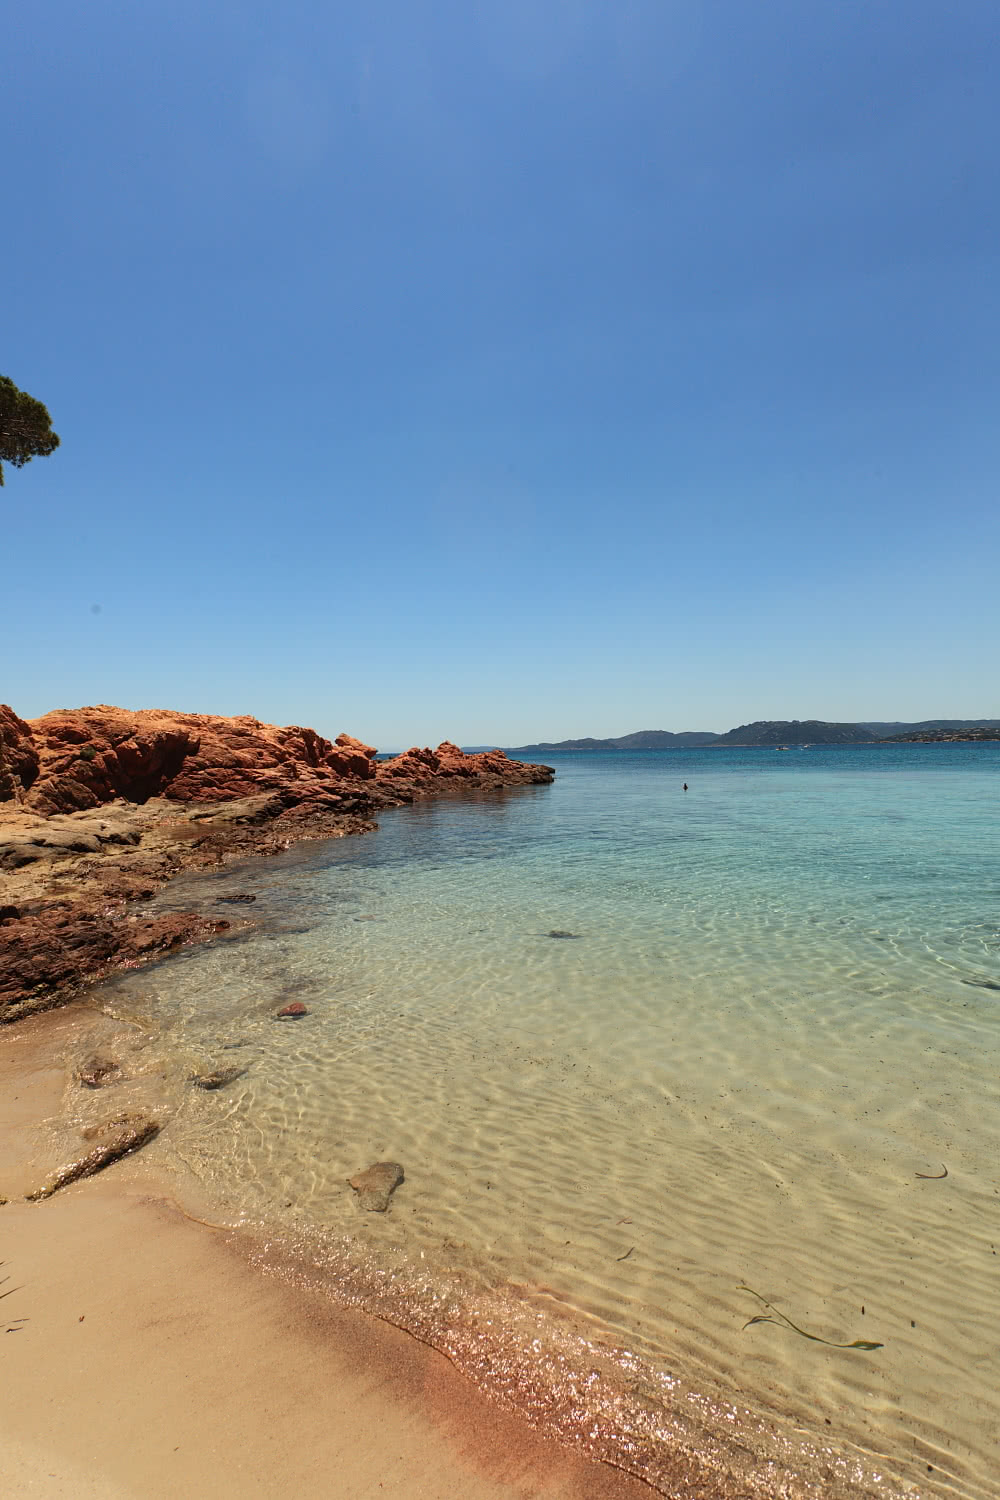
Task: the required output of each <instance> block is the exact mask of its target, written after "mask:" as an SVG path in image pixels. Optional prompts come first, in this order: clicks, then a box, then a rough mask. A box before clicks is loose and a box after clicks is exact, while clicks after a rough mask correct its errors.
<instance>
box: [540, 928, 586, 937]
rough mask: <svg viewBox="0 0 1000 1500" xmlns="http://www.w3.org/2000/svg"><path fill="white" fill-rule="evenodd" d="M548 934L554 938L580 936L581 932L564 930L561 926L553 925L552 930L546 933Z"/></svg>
mask: <svg viewBox="0 0 1000 1500" xmlns="http://www.w3.org/2000/svg"><path fill="white" fill-rule="evenodd" d="M546 936H547V937H554V938H578V937H579V936H580V934H579V933H578V932H563V930H562V928H561V927H553V929H552V931H551V932H549V933H546Z"/></svg>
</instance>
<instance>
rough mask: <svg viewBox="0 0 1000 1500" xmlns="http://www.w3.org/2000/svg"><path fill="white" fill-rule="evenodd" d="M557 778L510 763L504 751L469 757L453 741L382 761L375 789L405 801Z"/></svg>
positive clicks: (547, 770)
mask: <svg viewBox="0 0 1000 1500" xmlns="http://www.w3.org/2000/svg"><path fill="white" fill-rule="evenodd" d="M554 775H555V772H554V771H553V770H552V768H551V766H533V765H526V764H525V763H523V762H522V761H518V760H508V758H507V756H506V755H505V754H504V752H503V751H502V750H484V751H481V752H480V753H479V754H477V755H466V754H465V752H464V751H463V750H460V749H459V748H458V746H457V745H453V744H452V743H451V741H450V740H443V741H442V743H441V744H440V745H438V747H437V749H436V750H429V749H424V750H420V749H417V748H416V747H414V748H413V749H412V750H406V751H404V752H403V754H402V755H396V756H394V757H393V759H392V760H384V761H380V762H379V763H378V765H377V767H376V772H375V777H376V785H377V786H378V787H379V788H380V789H383V790H388V791H390V792H391V793H392V794H393V795H394V796H397V797H399V798H400V799H401V800H403V801H407V802H408V801H411V800H412V799H413V798H414V797H424V796H428V795H435V794H438V793H440V792H442V791H446V790H465V789H469V788H473V787H475V788H482V789H484V790H496V789H498V788H499V787H505V786H540V785H544V784H545V783H547V782H550V781H551V780H552V779H553V777H554Z"/></svg>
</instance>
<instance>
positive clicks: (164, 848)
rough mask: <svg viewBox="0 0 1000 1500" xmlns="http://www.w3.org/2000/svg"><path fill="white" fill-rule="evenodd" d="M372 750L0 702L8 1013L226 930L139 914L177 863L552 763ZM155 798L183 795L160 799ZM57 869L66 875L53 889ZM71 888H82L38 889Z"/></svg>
mask: <svg viewBox="0 0 1000 1500" xmlns="http://www.w3.org/2000/svg"><path fill="white" fill-rule="evenodd" d="M375 756H376V752H375V751H374V750H373V749H372V748H371V746H369V745H364V744H362V743H361V741H360V740H355V739H352V738H351V737H350V735H346V734H342V735H340V736H339V737H338V739H337V741H336V742H335V743H333V744H331V742H330V741H329V740H327V739H324V738H323V736H322V735H320V734H317V733H316V731H315V730H314V729H305V728H302V727H301V726H300V725H289V726H287V727H285V728H279V727H278V726H276V725H274V724H262V723H261V722H260V721H259V720H258V719H254V718H251V717H249V716H248V715H242V716H240V717H237V718H220V717H217V716H215V715H211V714H182V713H171V712H169V711H163V710H159V709H140V710H136V711H130V710H127V709H122V708H112V707H110V706H109V705H107V704H98V705H97V706H96V707H94V708H79V709H75V710H69V709H58V710H56V712H54V713H49V714H44V715H43V716H42V717H41V718H40V719H33V720H31V721H30V722H25V721H24V720H23V719H20V718H18V716H17V714H15V713H14V711H13V709H10V708H6V707H3V706H0V871H3V872H4V891H3V900H0V1021H2V1020H11V1019H16V1018H18V1017H20V1016H22V1015H27V1014H30V1013H31V1012H32V1011H34V1010H37V1009H40V1008H42V1007H44V1006H45V1005H49V1004H53V1003H59V999H60V998H62V997H63V996H64V995H65V994H66V993H67V992H68V991H69V990H70V989H71V988H72V987H73V986H75V985H77V984H78V983H80V982H81V981H83V980H88V979H93V978H96V977H98V976H99V975H101V974H106V973H108V972H110V971H111V970H112V969H113V968H120V967H122V966H123V965H125V966H130V965H134V964H138V963H142V962H144V961H146V960H147V959H148V958H150V957H152V956H154V955H155V954H157V953H160V952H162V951H163V950H164V949H167V950H169V949H171V948H174V947H176V946H178V945H179V944H181V943H185V942H191V941H198V940H202V939H204V938H206V937H208V936H211V935H212V934H214V933H216V932H219V931H222V930H223V929H225V928H227V927H228V926H229V924H228V923H227V922H216V921H214V920H210V919H208V918H205V917H203V916H199V915H198V914H197V913H192V912H186V913H176V914H171V915H169V916H157V917H143V918H136V917H133V916H131V915H130V914H129V907H128V903H129V902H130V901H133V900H135V899H136V898H138V897H143V898H144V897H146V896H148V895H150V894H151V893H152V892H153V891H154V890H156V889H157V888H158V887H159V886H161V885H163V884H164V883H165V882H166V881H167V880H169V879H170V878H171V877H172V876H173V875H175V874H176V873H178V871H179V870H180V869H182V868H185V869H186V868H204V867H206V866H207V865H209V864H210V863H212V862H215V863H221V862H223V861H224V860H226V859H229V858H241V857H246V856H247V855H250V854H260V853H274V852H276V851H277V850H280V849H287V848H288V847H289V845H290V844H291V843H292V842H294V841H295V840H296V839H299V838H331V837H338V836H340V835H342V834H345V833H357V832H362V831H364V830H366V829H371V828H373V827H374V826H375V825H374V823H373V822H372V818H371V815H372V813H373V812H374V811H376V810H377V809H378V808H379V807H390V806H395V805H397V804H398V803H400V802H408V801H411V800H412V799H413V798H414V797H426V796H431V795H434V794H437V793H440V792H443V791H448V790H461V789H465V788H487V789H493V788H499V787H504V786H521V785H525V784H529V783H532V782H544V781H551V780H552V775H553V773H552V772H551V771H550V770H549V769H548V767H546V766H527V765H521V764H520V763H519V762H517V761H510V760H508V759H507V757H506V756H505V755H504V754H503V752H502V751H500V750H493V751H489V752H487V753H485V754H481V755H463V754H462V752H461V750H459V749H458V747H457V746H456V745H452V744H450V743H448V742H447V741H445V743H444V744H442V745H439V746H438V748H437V749H436V750H419V749H414V750H408V751H407V752H406V754H405V755H400V756H397V757H395V759H393V760H391V761H386V762H383V763H379V762H377V761H376V758H375ZM154 798H165V799H168V800H169V801H170V802H173V803H176V804H177V806H176V808H173V807H172V808H170V809H169V810H168V811H165V810H164V809H163V806H162V803H160V802H154V801H152V799H154ZM110 803H116V804H117V805H116V806H114V807H111V806H107V804H110ZM143 803H149V804H150V805H149V806H148V807H143V806H139V805H138V804H143ZM128 804H132V805H131V806H129V805H128ZM181 804H186V805H185V806H183V807H182V806H181ZM95 808H103V809H104V810H103V811H102V812H100V813H98V814H96V815H95V813H94V811H93V810H94V809H95ZM47 870H49V871H51V872H52V873H51V874H46V873H45V872H46V871H47ZM39 872H42V873H39ZM53 880H58V881H61V882H62V883H61V885H58V884H57V887H56V890H55V891H50V887H51V886H52V882H53ZM67 880H68V881H69V882H70V885H69V886H67V885H66V881H67ZM68 890H73V892H74V894H75V895H76V896H77V899H75V900H69V901H67V900H62V899H60V900H49V899H37V897H38V896H39V895H41V896H43V897H45V898H47V897H48V896H49V895H50V894H57V893H58V894H60V895H62V894H63V893H65V892H66V891H68ZM26 893H27V894H28V896H29V897H30V899H27V900H25V894H26ZM286 1014H287V1015H289V1016H296V1015H300V1014H302V1011H301V1010H300V1009H297V1008H295V1007H294V1006H293V1007H292V1008H291V1009H290V1010H287V1011H286Z"/></svg>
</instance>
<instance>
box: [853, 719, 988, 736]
mask: <svg viewBox="0 0 1000 1500" xmlns="http://www.w3.org/2000/svg"><path fill="white" fill-rule="evenodd" d="M861 727H862V729H870V730H871V731H872V733H873V734H877V735H878V736H879V738H880V739H890V738H891V739H898V738H899V736H900V735H906V734H926V733H928V732H929V731H931V730H936V729H1000V719H921V720H920V723H919V724H903V723H892V724H886V723H881V722H878V721H874V720H873V721H871V722H867V721H866V722H865V723H863V724H862V725H861Z"/></svg>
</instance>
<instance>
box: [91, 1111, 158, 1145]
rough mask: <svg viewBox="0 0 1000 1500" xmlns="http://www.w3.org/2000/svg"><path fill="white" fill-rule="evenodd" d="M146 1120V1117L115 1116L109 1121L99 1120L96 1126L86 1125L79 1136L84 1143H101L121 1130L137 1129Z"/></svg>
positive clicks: (134, 1115) (132, 1115)
mask: <svg viewBox="0 0 1000 1500" xmlns="http://www.w3.org/2000/svg"><path fill="white" fill-rule="evenodd" d="M147 1120H148V1116H147V1115H140V1114H122V1115H115V1116H114V1118H113V1119H111V1120H101V1121H100V1122H99V1124H97V1125H88V1126H87V1128H86V1130H81V1131H80V1134H81V1135H82V1136H83V1139H84V1140H85V1141H101V1140H105V1139H106V1138H107V1137H108V1136H112V1135H117V1134H119V1133H120V1132H121V1131H122V1130H133V1129H138V1128H139V1126H141V1125H144V1124H145V1123H146V1121H147Z"/></svg>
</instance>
